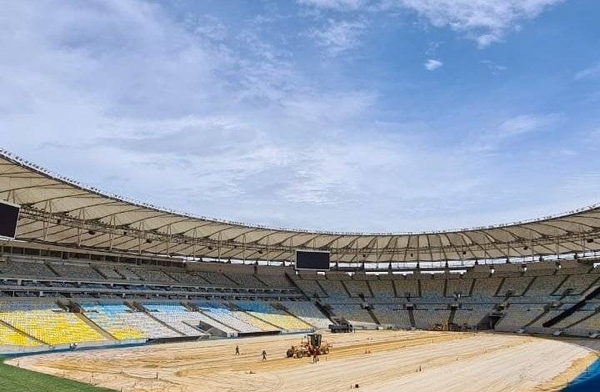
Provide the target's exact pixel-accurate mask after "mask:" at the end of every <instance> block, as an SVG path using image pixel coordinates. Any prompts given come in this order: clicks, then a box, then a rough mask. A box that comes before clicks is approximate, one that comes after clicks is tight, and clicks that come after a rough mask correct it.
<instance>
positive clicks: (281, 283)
mask: <svg viewBox="0 0 600 392" xmlns="http://www.w3.org/2000/svg"><path fill="white" fill-rule="evenodd" d="M258 278H259V279H260V280H261V281H263V282H265V284H266V285H267V286H269V287H278V288H288V287H294V286H292V283H291V282H290V281H289V279H288V278H287V276H285V275H259V276H258Z"/></svg>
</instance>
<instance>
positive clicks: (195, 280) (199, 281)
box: [169, 272, 212, 286]
mask: <svg viewBox="0 0 600 392" xmlns="http://www.w3.org/2000/svg"><path fill="white" fill-rule="evenodd" d="M169 275H171V276H172V277H173V278H174V279H175V280H177V281H178V282H179V283H182V284H189V285H192V286H212V284H211V283H209V282H208V281H207V280H206V279H204V278H202V277H201V276H200V275H195V274H191V273H187V272H169Z"/></svg>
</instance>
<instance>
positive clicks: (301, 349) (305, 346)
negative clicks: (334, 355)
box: [286, 333, 331, 358]
mask: <svg viewBox="0 0 600 392" xmlns="http://www.w3.org/2000/svg"><path fill="white" fill-rule="evenodd" d="M330 348H331V344H329V343H327V341H323V336H322V335H321V334H320V333H311V334H308V335H306V337H304V338H302V340H301V341H300V345H299V346H295V345H293V346H292V347H290V348H288V350H287V352H286V356H287V357H288V358H292V357H295V358H303V357H312V356H313V355H315V353H316V354H317V355H325V354H329V349H330Z"/></svg>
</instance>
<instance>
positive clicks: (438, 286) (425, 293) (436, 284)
mask: <svg viewBox="0 0 600 392" xmlns="http://www.w3.org/2000/svg"><path fill="white" fill-rule="evenodd" d="M420 282H421V296H422V297H426V298H431V299H434V300H435V299H440V300H443V298H444V283H445V282H446V280H445V279H439V278H433V277H427V276H424V275H422V276H421V279H420Z"/></svg>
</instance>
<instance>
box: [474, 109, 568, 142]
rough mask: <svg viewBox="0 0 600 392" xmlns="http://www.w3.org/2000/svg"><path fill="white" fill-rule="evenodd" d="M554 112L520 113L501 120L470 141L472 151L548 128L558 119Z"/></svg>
mask: <svg viewBox="0 0 600 392" xmlns="http://www.w3.org/2000/svg"><path fill="white" fill-rule="evenodd" d="M558 118H559V117H558V115H556V114H521V115H517V116H514V117H511V118H508V119H506V120H503V121H501V122H500V123H499V124H498V125H497V126H496V127H495V128H493V129H492V130H491V131H485V132H481V133H480V134H479V135H478V136H477V138H476V140H474V141H473V142H472V143H471V146H470V149H471V150H474V151H490V150H495V149H497V148H498V147H500V146H501V145H502V144H504V143H507V142H509V141H510V140H512V139H516V138H518V137H521V136H522V135H525V134H528V133H532V132H538V131H544V130H548V129H549V127H551V126H553V125H554V124H556V122H557V121H558Z"/></svg>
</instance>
